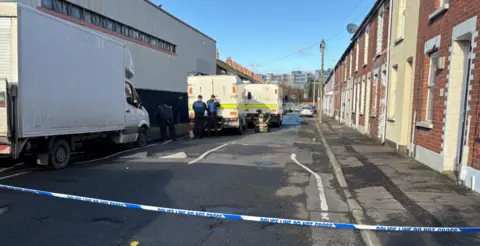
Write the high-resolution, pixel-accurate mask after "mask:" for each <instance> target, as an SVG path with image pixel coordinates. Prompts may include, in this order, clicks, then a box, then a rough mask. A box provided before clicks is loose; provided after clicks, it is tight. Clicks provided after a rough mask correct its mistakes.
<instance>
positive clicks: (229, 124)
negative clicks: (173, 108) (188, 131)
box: [187, 75, 247, 134]
mask: <svg viewBox="0 0 480 246" xmlns="http://www.w3.org/2000/svg"><path fill="white" fill-rule="evenodd" d="M187 80H188V105H189V117H190V124H191V125H193V124H194V117H195V113H194V111H193V107H192V106H193V103H194V102H195V101H196V100H198V99H197V97H198V96H199V95H201V96H202V97H203V101H204V102H207V101H208V100H209V99H210V96H211V95H215V97H216V99H217V102H219V104H220V106H219V107H218V108H217V120H218V128H219V129H218V130H219V131H222V130H225V129H229V128H230V129H235V130H236V131H237V133H238V134H243V132H244V130H245V129H246V128H247V121H246V113H245V101H246V91H245V83H244V82H243V81H242V80H241V79H240V78H239V77H238V76H236V75H200V76H188V77H187ZM206 130H207V129H206Z"/></svg>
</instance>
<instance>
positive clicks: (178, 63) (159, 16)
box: [22, 0, 216, 92]
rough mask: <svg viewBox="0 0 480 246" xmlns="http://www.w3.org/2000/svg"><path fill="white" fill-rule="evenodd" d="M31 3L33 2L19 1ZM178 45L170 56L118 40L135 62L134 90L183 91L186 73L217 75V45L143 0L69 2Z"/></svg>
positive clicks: (185, 85) (74, 0)
mask: <svg viewBox="0 0 480 246" xmlns="http://www.w3.org/2000/svg"><path fill="white" fill-rule="evenodd" d="M22 1H32V0H22ZM69 2H71V3H74V4H77V5H79V6H82V7H84V8H87V9H89V10H92V11H94V12H97V13H99V14H102V15H104V16H107V17H109V18H112V19H114V20H117V21H119V22H121V23H123V24H127V25H130V26H132V27H134V28H136V29H138V30H141V31H143V32H146V33H148V34H150V35H153V36H156V37H158V38H161V39H163V40H165V41H168V42H170V43H173V44H175V45H176V46H177V56H172V55H169V54H166V53H163V52H161V51H157V50H154V49H151V48H148V47H145V46H142V45H139V44H136V43H132V42H129V41H126V40H123V39H120V38H115V37H114V38H115V39H116V40H118V41H120V42H123V43H125V44H127V45H128V47H129V49H130V51H131V53H132V58H133V60H134V63H135V77H134V79H133V82H134V83H135V86H136V87H139V88H143V89H151V90H167V91H176V92H186V91H187V82H186V76H187V73H188V72H192V71H197V72H202V73H206V74H215V73H216V43H215V41H213V40H212V39H210V38H208V37H206V36H204V35H202V34H200V33H199V32H197V31H195V30H194V29H192V28H190V27H188V26H186V25H185V24H183V23H181V22H180V21H178V20H176V19H174V18H172V17H171V16H169V15H168V14H166V13H164V12H162V11H160V10H158V9H156V8H155V7H153V6H151V5H150V4H149V3H147V2H145V1H143V0H135V1H132V0H101V1H99V0H69Z"/></svg>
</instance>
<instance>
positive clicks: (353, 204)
mask: <svg viewBox="0 0 480 246" xmlns="http://www.w3.org/2000/svg"><path fill="white" fill-rule="evenodd" d="M315 125H316V126H317V130H318V134H319V135H320V138H321V139H322V143H323V145H324V146H325V150H326V152H327V156H328V159H330V163H332V166H333V169H334V170H335V171H334V173H335V177H336V178H337V181H338V183H339V184H340V187H342V188H343V193H344V194H345V197H346V198H347V205H348V208H349V210H350V211H352V215H353V218H354V219H355V221H356V223H357V224H362V223H365V222H366V216H365V213H364V212H363V210H362V209H361V208H360V205H359V204H358V202H357V200H355V199H354V198H352V195H351V194H350V191H348V185H347V181H346V180H345V175H344V174H343V170H342V167H341V166H340V164H338V161H337V157H335V154H333V151H332V149H331V148H330V145H329V144H328V142H327V139H325V136H324V135H323V133H322V131H321V130H320V125H318V121H316V120H315ZM357 208H360V209H357ZM360 235H361V237H362V239H363V241H364V243H365V244H366V245H367V246H377V245H382V244H381V243H380V239H379V238H378V236H377V234H375V232H373V231H366V230H362V231H360Z"/></svg>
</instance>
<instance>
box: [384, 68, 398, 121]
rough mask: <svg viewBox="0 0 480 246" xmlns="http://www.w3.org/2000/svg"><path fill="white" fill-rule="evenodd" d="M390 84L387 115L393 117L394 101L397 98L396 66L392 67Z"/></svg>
mask: <svg viewBox="0 0 480 246" xmlns="http://www.w3.org/2000/svg"><path fill="white" fill-rule="evenodd" d="M391 78H392V79H391V81H390V85H389V88H388V114H387V115H388V117H390V118H395V101H396V100H397V80H398V66H394V67H393V69H392V77H391Z"/></svg>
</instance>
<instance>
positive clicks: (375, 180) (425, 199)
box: [320, 118, 480, 245]
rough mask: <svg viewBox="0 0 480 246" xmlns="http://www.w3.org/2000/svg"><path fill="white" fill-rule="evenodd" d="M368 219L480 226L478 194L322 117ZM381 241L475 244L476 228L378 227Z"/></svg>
mask: <svg viewBox="0 0 480 246" xmlns="http://www.w3.org/2000/svg"><path fill="white" fill-rule="evenodd" d="M320 129H321V131H322V133H323V135H324V136H325V138H326V141H327V143H328V145H329V146H330V148H331V150H332V152H333V153H334V155H335V157H336V160H337V161H338V163H339V165H340V167H341V169H342V171H343V173H344V176H345V180H346V182H347V185H348V190H349V192H350V193H351V194H352V197H353V199H355V200H356V201H357V202H358V203H359V205H360V206H361V208H362V211H363V213H364V214H365V217H366V220H365V221H363V222H364V223H367V224H374V225H379V224H380V225H391V226H423V227H475V226H477V227H478V226H479V225H480V195H479V194H478V193H475V192H472V191H470V190H467V189H466V188H465V187H463V186H458V185H457V184H456V183H455V182H454V181H453V180H451V179H450V178H449V177H447V176H444V175H442V174H440V173H438V172H436V171H434V170H432V169H430V168H428V167H427V166H425V165H422V164H421V163H418V162H417V161H415V160H414V159H412V158H409V157H406V156H404V155H402V154H400V153H398V152H396V151H395V150H393V149H391V148H388V147H385V146H382V145H380V144H379V143H376V142H375V141H374V140H373V139H371V138H369V137H367V136H364V135H362V134H360V133H359V132H357V131H355V130H353V129H351V128H348V127H346V126H344V125H342V124H339V123H338V122H337V121H335V120H333V119H329V118H327V119H325V120H324V124H322V125H321V126H320ZM374 236H376V237H377V239H378V242H380V243H381V245H480V235H479V234H475V233H411V232H377V233H375V235H374Z"/></svg>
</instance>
